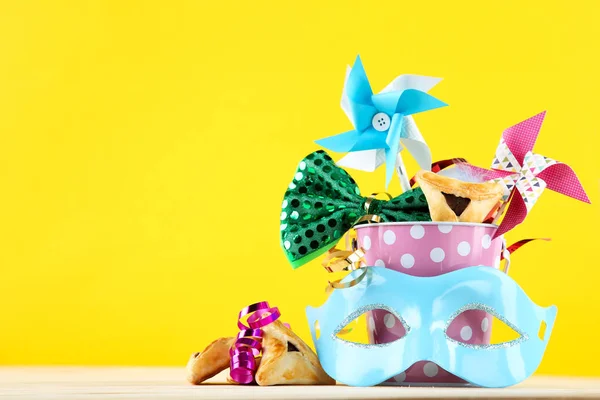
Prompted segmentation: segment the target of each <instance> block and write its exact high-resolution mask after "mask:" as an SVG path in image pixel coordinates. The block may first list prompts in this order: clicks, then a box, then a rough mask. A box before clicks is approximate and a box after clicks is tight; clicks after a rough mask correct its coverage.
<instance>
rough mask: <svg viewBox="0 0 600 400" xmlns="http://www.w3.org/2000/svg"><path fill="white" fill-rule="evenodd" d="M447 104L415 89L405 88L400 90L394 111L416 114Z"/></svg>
mask: <svg viewBox="0 0 600 400" xmlns="http://www.w3.org/2000/svg"><path fill="white" fill-rule="evenodd" d="M447 105H448V104H446V103H444V102H443V101H441V100H438V99H436V98H435V97H433V96H432V95H430V94H427V93H425V92H421V91H420V90H416V89H407V90H405V91H403V92H402V94H401V95H400V98H399V99H398V104H397V106H396V112H399V113H402V114H404V115H412V114H417V113H420V112H423V111H428V110H433V109H436V108H440V107H445V106H447Z"/></svg>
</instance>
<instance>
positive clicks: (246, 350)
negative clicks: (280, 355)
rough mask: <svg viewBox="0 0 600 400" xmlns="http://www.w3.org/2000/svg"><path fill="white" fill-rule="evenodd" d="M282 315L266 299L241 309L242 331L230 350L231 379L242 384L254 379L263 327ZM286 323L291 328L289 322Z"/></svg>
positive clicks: (260, 348) (240, 323)
mask: <svg viewBox="0 0 600 400" xmlns="http://www.w3.org/2000/svg"><path fill="white" fill-rule="evenodd" d="M280 315H281V314H280V312H279V309H278V308H277V307H270V306H269V303H268V302H266V301H261V302H259V303H255V304H251V305H249V306H247V307H244V308H243V309H242V311H240V313H239V315H238V323H237V325H238V328H240V332H239V333H238V334H237V339H236V341H235V343H234V345H233V347H232V348H231V349H230V350H229V355H230V356H231V364H230V372H229V375H230V376H231V379H233V380H234V381H236V382H237V383H241V384H246V383H252V382H253V381H254V374H255V373H256V357H258V356H259V355H260V353H261V351H262V338H263V330H262V329H261V328H262V327H263V326H266V325H269V324H270V323H271V322H273V321H276V320H277V319H278V318H279V317H280ZM285 325H286V326H287V327H288V328H289V325H288V324H285Z"/></svg>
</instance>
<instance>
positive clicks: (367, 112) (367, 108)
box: [349, 100, 377, 132]
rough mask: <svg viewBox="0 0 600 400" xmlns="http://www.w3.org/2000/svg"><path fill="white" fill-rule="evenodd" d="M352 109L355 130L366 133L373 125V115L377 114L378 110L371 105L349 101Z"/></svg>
mask: <svg viewBox="0 0 600 400" xmlns="http://www.w3.org/2000/svg"><path fill="white" fill-rule="evenodd" d="M349 105H350V109H351V110H352V117H353V121H352V124H353V125H354V129H356V130H357V131H360V132H362V131H364V130H365V129H367V128H369V127H370V126H371V125H372V121H373V115H375V114H376V113H377V109H376V108H375V107H373V106H372V105H370V104H361V103H355V102H353V101H352V100H350V101H349Z"/></svg>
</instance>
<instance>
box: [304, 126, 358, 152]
mask: <svg viewBox="0 0 600 400" xmlns="http://www.w3.org/2000/svg"><path fill="white" fill-rule="evenodd" d="M359 136H360V133H358V132H357V131H348V132H344V133H340V134H338V135H333V136H329V137H326V138H323V139H319V140H315V143H316V144H318V145H320V146H323V147H325V148H326V149H329V150H331V151H336V152H338V153H345V152H347V151H350V150H352V148H353V147H354V145H356V142H357V141H358V138H359Z"/></svg>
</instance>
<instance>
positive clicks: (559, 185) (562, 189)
mask: <svg viewBox="0 0 600 400" xmlns="http://www.w3.org/2000/svg"><path fill="white" fill-rule="evenodd" d="M545 115H546V112H545V111H544V112H542V113H539V114H537V115H535V116H533V117H531V118H529V119H527V120H525V121H523V122H520V123H518V124H517V125H515V126H512V127H510V128H508V129H506V130H505V131H504V132H503V133H502V138H501V139H500V144H499V145H498V148H497V149H496V155H495V157H494V161H493V162H492V169H491V170H487V169H483V168H479V167H475V166H469V168H471V169H473V170H474V171H475V172H477V173H479V174H481V175H483V176H484V177H485V179H489V180H492V181H496V182H499V183H501V184H502V185H503V187H504V200H508V199H509V198H510V196H511V194H513V192H514V194H513V196H512V200H511V201H510V204H509V206H508V208H507V210H506V215H505V216H504V219H503V220H502V223H501V224H500V226H499V227H498V229H497V231H496V234H495V236H494V237H497V236H499V235H502V234H504V233H506V232H508V231H510V230H511V229H512V228H514V227H515V226H517V225H519V224H520V223H521V222H523V220H524V219H525V217H527V214H528V213H529V211H530V210H531V208H532V207H533V206H534V204H535V203H536V202H537V200H538V198H539V197H540V195H541V194H542V192H543V191H544V189H545V188H548V189H550V190H553V191H555V192H558V193H562V194H564V195H567V196H569V197H572V198H574V199H577V200H580V201H584V202H586V203H589V202H590V199H589V198H588V196H587V194H586V193H585V190H584V189H583V186H582V185H581V183H580V182H579V179H578V178H577V175H575V172H574V171H573V170H572V169H571V167H569V166H568V165H567V164H563V163H561V162H558V161H555V160H553V159H551V158H548V157H544V156H542V155H539V154H535V153H533V152H532V150H533V146H534V144H535V141H536V139H537V136H538V133H539V131H540V128H541V126H542V122H543V121H544V116H545Z"/></svg>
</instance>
